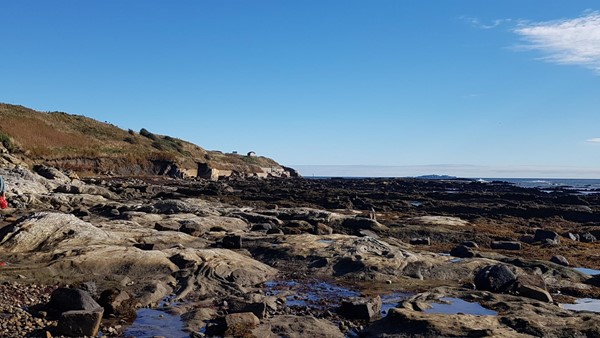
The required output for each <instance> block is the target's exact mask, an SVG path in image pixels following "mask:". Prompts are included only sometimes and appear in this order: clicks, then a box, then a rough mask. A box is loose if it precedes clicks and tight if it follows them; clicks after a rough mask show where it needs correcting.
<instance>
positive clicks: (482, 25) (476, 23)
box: [460, 16, 511, 29]
mask: <svg viewBox="0 0 600 338" xmlns="http://www.w3.org/2000/svg"><path fill="white" fill-rule="evenodd" d="M460 18H461V19H462V20H464V21H466V22H467V23H469V24H470V25H471V26H473V27H475V28H481V29H492V28H496V27H498V26H500V25H502V24H503V23H507V22H510V21H511V19H496V20H493V21H492V22H490V23H483V22H481V20H479V18H473V17H468V16H462V17H460Z"/></svg>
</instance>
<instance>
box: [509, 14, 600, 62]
mask: <svg viewBox="0 0 600 338" xmlns="http://www.w3.org/2000/svg"><path fill="white" fill-rule="evenodd" d="M514 32H515V33H516V34H518V35H520V36H521V37H522V38H523V40H524V41H525V42H526V44H525V45H524V46H521V47H522V48H525V49H529V50H538V51H541V52H542V53H544V54H545V56H544V57H542V58H541V60H544V61H547V62H552V63H556V64H563V65H579V66H583V67H586V68H589V69H592V70H594V71H595V72H597V73H598V74H600V12H589V13H587V14H586V15H585V16H582V17H579V18H575V19H563V20H557V21H547V22H537V23H520V24H519V25H517V27H516V28H515V29H514Z"/></svg>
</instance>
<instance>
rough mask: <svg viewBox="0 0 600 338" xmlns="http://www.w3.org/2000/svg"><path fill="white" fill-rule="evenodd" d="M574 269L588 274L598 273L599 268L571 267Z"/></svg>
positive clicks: (599, 272)
mask: <svg viewBox="0 0 600 338" xmlns="http://www.w3.org/2000/svg"><path fill="white" fill-rule="evenodd" d="M573 270H575V271H579V272H582V273H585V274H588V275H592V276H593V275H600V270H596V269H588V268H573Z"/></svg>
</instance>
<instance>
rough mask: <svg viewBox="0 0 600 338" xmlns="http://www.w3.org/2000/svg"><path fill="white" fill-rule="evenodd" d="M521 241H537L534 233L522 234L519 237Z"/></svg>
mask: <svg viewBox="0 0 600 338" xmlns="http://www.w3.org/2000/svg"><path fill="white" fill-rule="evenodd" d="M519 241H521V242H523V243H527V244H533V243H534V242H535V239H534V237H533V236H532V235H523V236H521V238H519Z"/></svg>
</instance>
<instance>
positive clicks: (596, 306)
mask: <svg viewBox="0 0 600 338" xmlns="http://www.w3.org/2000/svg"><path fill="white" fill-rule="evenodd" d="M562 307H563V308H565V309H567V310H573V311H591V312H600V299H594V298H581V299H577V300H576V301H575V304H562Z"/></svg>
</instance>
